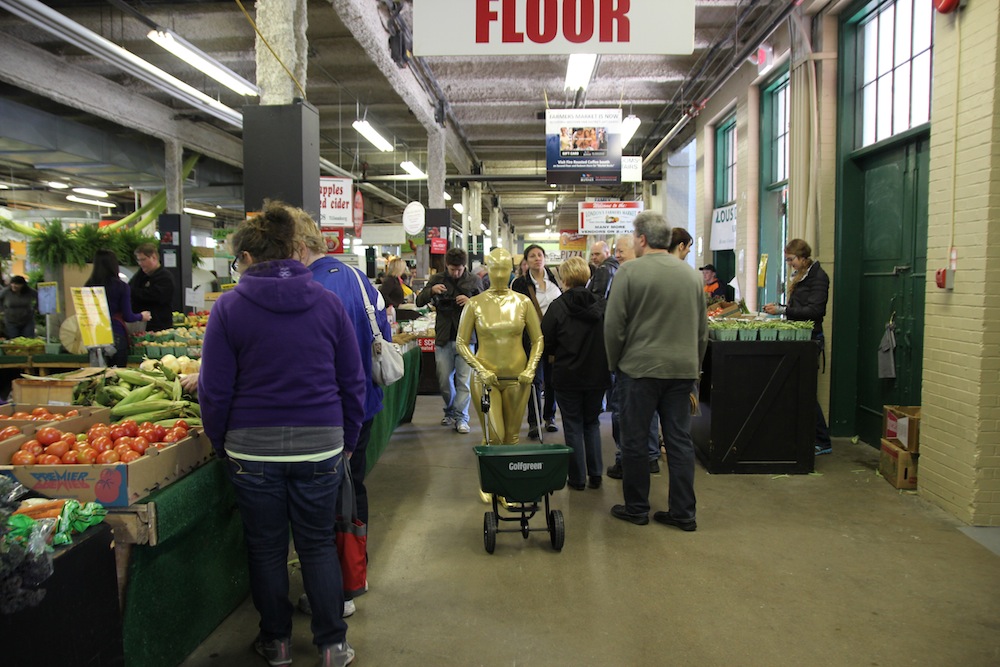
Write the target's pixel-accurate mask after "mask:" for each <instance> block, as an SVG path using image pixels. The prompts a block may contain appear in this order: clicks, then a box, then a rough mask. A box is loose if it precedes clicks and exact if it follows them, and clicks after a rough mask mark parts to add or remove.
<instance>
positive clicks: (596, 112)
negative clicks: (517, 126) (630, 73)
mask: <svg viewBox="0 0 1000 667" xmlns="http://www.w3.org/2000/svg"><path fill="white" fill-rule="evenodd" d="M621 133H622V110H621V109H548V110H547V111H546V112H545V180H546V182H547V183H548V184H549V185H618V184H619V183H621V180H622V142H621V138H622V134H621Z"/></svg>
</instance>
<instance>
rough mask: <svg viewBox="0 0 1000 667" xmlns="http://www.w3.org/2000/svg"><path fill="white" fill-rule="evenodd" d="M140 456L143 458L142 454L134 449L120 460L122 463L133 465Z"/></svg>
mask: <svg viewBox="0 0 1000 667" xmlns="http://www.w3.org/2000/svg"><path fill="white" fill-rule="evenodd" d="M140 456H142V454H140V453H139V452H137V451H135V450H134V449H130V450H128V451H127V452H125V453H124V454H122V455H121V459H120V460H121V462H122V463H131V462H132V461H135V460H136V459H138V458H139V457H140Z"/></svg>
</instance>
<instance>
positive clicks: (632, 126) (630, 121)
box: [622, 114, 642, 148]
mask: <svg viewBox="0 0 1000 667" xmlns="http://www.w3.org/2000/svg"><path fill="white" fill-rule="evenodd" d="M641 124H642V121H641V120H639V117H638V116H634V115H632V114H629V115H628V116H626V117H625V120H623V121H622V148H625V146H627V145H628V142H630V141H632V137H633V136H635V131H636V130H638V129H639V125H641Z"/></svg>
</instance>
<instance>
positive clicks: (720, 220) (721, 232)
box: [708, 204, 736, 250]
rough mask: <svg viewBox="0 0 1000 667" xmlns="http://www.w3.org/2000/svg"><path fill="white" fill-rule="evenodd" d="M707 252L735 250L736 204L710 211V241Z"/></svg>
mask: <svg viewBox="0 0 1000 667" xmlns="http://www.w3.org/2000/svg"><path fill="white" fill-rule="evenodd" d="M708 248H709V250H735V249H736V204H730V205H729V206H723V207H722V208H717V209H715V210H714V211H712V241H711V243H710V244H709V246H708Z"/></svg>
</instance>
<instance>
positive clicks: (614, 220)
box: [578, 201, 643, 236]
mask: <svg viewBox="0 0 1000 667" xmlns="http://www.w3.org/2000/svg"><path fill="white" fill-rule="evenodd" d="M578 208H579V212H580V233H581V234H614V235H616V236H617V235H619V234H631V233H632V232H633V231H634V230H635V218H636V216H637V215H639V214H640V213H641V212H642V208H643V207H642V202H641V201H584V202H580V203H579V204H578Z"/></svg>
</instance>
